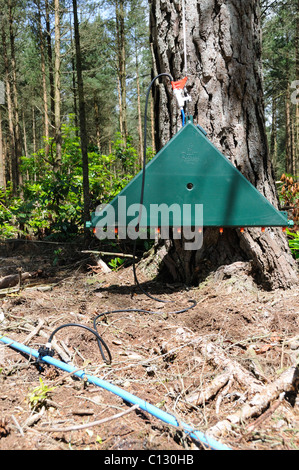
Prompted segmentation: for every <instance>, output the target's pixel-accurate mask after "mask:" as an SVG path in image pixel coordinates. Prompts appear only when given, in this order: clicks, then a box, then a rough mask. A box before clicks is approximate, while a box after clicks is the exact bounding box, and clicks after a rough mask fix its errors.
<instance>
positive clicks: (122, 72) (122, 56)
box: [115, 0, 128, 143]
mask: <svg viewBox="0 0 299 470" xmlns="http://www.w3.org/2000/svg"><path fill="white" fill-rule="evenodd" d="M115 5H116V12H115V13H116V33H117V59H118V77H119V87H120V106H121V119H122V126H121V127H122V138H123V140H124V142H125V143H126V141H127V135H128V125H127V92H126V40H125V10H124V0H116V3H115Z"/></svg>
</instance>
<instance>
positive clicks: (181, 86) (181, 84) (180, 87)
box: [171, 77, 188, 90]
mask: <svg viewBox="0 0 299 470" xmlns="http://www.w3.org/2000/svg"><path fill="white" fill-rule="evenodd" d="M187 80H188V78H187V77H185V78H182V80H179V81H177V82H171V85H172V88H173V90H183V89H184V88H185V85H186V82H187Z"/></svg>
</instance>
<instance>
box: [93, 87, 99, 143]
mask: <svg viewBox="0 0 299 470" xmlns="http://www.w3.org/2000/svg"><path fill="white" fill-rule="evenodd" d="M93 107H94V118H95V126H96V144H97V147H98V151H99V152H101V131H100V116H99V105H98V102H97V96H96V93H95V94H94V97H93Z"/></svg>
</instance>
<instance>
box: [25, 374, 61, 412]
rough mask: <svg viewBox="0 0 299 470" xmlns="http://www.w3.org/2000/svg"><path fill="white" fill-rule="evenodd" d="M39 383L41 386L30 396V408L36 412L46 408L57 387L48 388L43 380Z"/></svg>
mask: <svg viewBox="0 0 299 470" xmlns="http://www.w3.org/2000/svg"><path fill="white" fill-rule="evenodd" d="M39 383H40V384H39V386H38V387H35V388H34V389H33V390H32V392H30V393H29V394H28V401H29V404H30V407H31V408H32V410H34V411H38V410H40V409H41V408H42V407H43V406H46V405H47V399H48V398H49V394H50V393H51V392H52V391H53V390H55V387H48V385H46V384H44V382H43V380H42V378H40V379H39Z"/></svg>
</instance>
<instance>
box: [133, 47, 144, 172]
mask: <svg viewBox="0 0 299 470" xmlns="http://www.w3.org/2000/svg"><path fill="white" fill-rule="evenodd" d="M135 64H136V87H137V114H138V138H139V151H138V154H139V164H140V166H141V165H142V155H143V137H142V116H141V103H140V78H139V63H138V50H137V44H136V50H135Z"/></svg>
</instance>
